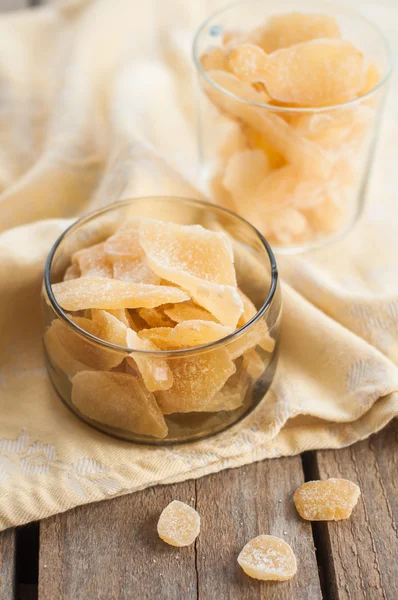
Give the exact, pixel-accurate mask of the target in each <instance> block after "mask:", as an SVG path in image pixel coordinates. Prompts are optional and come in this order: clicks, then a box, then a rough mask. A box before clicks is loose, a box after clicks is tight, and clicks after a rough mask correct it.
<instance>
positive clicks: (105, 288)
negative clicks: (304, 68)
mask: <svg viewBox="0 0 398 600" xmlns="http://www.w3.org/2000/svg"><path fill="white" fill-rule="evenodd" d="M52 289H53V292H54V295H55V299H56V301H57V302H58V304H59V305H60V306H61V307H62V308H63V309H65V310H72V311H76V310H84V309H86V308H104V309H107V308H141V307H142V308H143V307H145V308H154V307H155V306H160V305H161V304H168V303H171V302H184V301H185V300H189V296H188V294H186V293H185V292H184V291H183V290H180V289H178V288H175V287H170V286H166V285H151V284H147V283H135V282H130V281H118V280H116V279H106V278H105V277H79V279H72V280H71V281H62V282H60V283H55V284H54V285H53V286H52Z"/></svg>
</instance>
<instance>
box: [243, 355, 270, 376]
mask: <svg viewBox="0 0 398 600" xmlns="http://www.w3.org/2000/svg"><path fill="white" fill-rule="evenodd" d="M242 366H243V368H244V369H245V371H246V373H248V374H249V375H250V377H251V378H252V379H254V380H255V381H256V380H257V379H259V378H260V377H261V375H262V374H263V373H264V371H265V366H266V365H265V363H264V361H263V360H262V358H261V356H260V355H259V353H258V352H257V351H256V350H254V348H249V350H246V352H244V353H243V361H242Z"/></svg>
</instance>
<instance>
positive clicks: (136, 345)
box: [126, 329, 173, 392]
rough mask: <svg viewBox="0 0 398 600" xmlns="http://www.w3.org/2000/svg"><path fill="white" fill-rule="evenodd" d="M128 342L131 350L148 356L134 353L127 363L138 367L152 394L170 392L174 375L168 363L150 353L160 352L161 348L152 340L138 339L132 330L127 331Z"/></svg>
mask: <svg viewBox="0 0 398 600" xmlns="http://www.w3.org/2000/svg"><path fill="white" fill-rule="evenodd" d="M126 342H127V345H128V347H129V348H130V349H131V350H133V349H134V350H138V351H140V350H144V351H146V352H148V354H147V355H145V354H144V353H140V352H132V353H131V354H130V355H129V358H128V359H127V363H129V364H131V363H133V366H134V365H136V366H137V369H138V371H139V372H140V374H141V377H142V379H143V380H144V383H145V385H146V387H147V388H148V390H149V391H150V392H156V391H158V390H168V389H169V388H171V386H172V385H173V375H172V372H171V370H170V367H169V366H168V364H167V362H166V361H165V360H164V359H163V358H158V357H155V356H151V355H150V354H149V352H159V350H160V348H159V347H158V346H156V345H155V344H154V343H153V342H151V341H150V340H146V339H142V338H140V337H138V335H137V333H136V332H135V331H133V330H132V329H128V330H127V335H126Z"/></svg>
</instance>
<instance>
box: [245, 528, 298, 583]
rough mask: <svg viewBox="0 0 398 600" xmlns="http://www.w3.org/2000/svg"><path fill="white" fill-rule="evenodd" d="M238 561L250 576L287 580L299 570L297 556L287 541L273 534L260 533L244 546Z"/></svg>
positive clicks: (270, 579) (266, 579)
mask: <svg viewBox="0 0 398 600" xmlns="http://www.w3.org/2000/svg"><path fill="white" fill-rule="evenodd" d="M238 563H239V564H240V566H241V567H242V569H243V570H244V572H245V573H246V575H249V577H253V578H254V579H261V580H263V581H286V580H287V579H291V578H292V577H294V575H295V574H296V572H297V563H296V557H295V556H294V553H293V550H292V549H291V547H290V546H289V544H288V543H287V542H285V541H284V540H282V539H281V538H278V537H275V536H273V535H259V536H257V537H256V538H254V539H253V540H250V542H248V543H247V544H246V546H244V548H243V550H242V551H241V553H240V554H239V556H238Z"/></svg>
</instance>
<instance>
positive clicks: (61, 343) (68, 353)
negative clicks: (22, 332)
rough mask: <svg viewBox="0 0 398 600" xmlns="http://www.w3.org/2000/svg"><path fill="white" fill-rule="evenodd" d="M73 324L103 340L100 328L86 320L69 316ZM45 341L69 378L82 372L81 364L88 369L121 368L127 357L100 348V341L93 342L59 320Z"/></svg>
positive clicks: (49, 351)
mask: <svg viewBox="0 0 398 600" xmlns="http://www.w3.org/2000/svg"><path fill="white" fill-rule="evenodd" d="M70 318H71V320H73V322H74V323H75V324H76V325H77V326H78V327H80V328H81V329H84V330H85V331H87V332H88V333H90V334H91V335H93V336H95V337H98V338H100V337H101V336H100V327H99V325H98V324H97V323H94V322H93V321H91V320H90V319H86V318H85V317H70ZM44 342H45V345H46V348H47V351H48V353H49V355H50V358H52V359H53V360H54V361H55V362H56V363H57V364H58V366H59V368H60V369H62V370H63V371H64V372H65V373H66V374H67V375H69V376H73V375H74V374H75V373H77V372H78V371H81V370H82V368H81V365H82V364H83V365H86V367H85V370H87V369H88V368H91V369H99V370H107V369H112V368H114V367H116V366H117V365H119V364H120V363H121V362H122V360H123V358H124V356H123V354H122V353H121V352H117V351H114V350H111V349H108V348H104V347H101V345H100V342H99V341H98V343H96V342H94V341H90V340H89V339H86V338H85V337H84V336H83V335H81V334H79V333H78V332H77V331H75V330H74V329H72V327H70V326H68V325H65V324H64V323H62V322H61V321H59V320H54V321H53V322H52V323H51V326H50V328H49V329H48V330H47V332H46V334H45V337H44Z"/></svg>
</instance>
